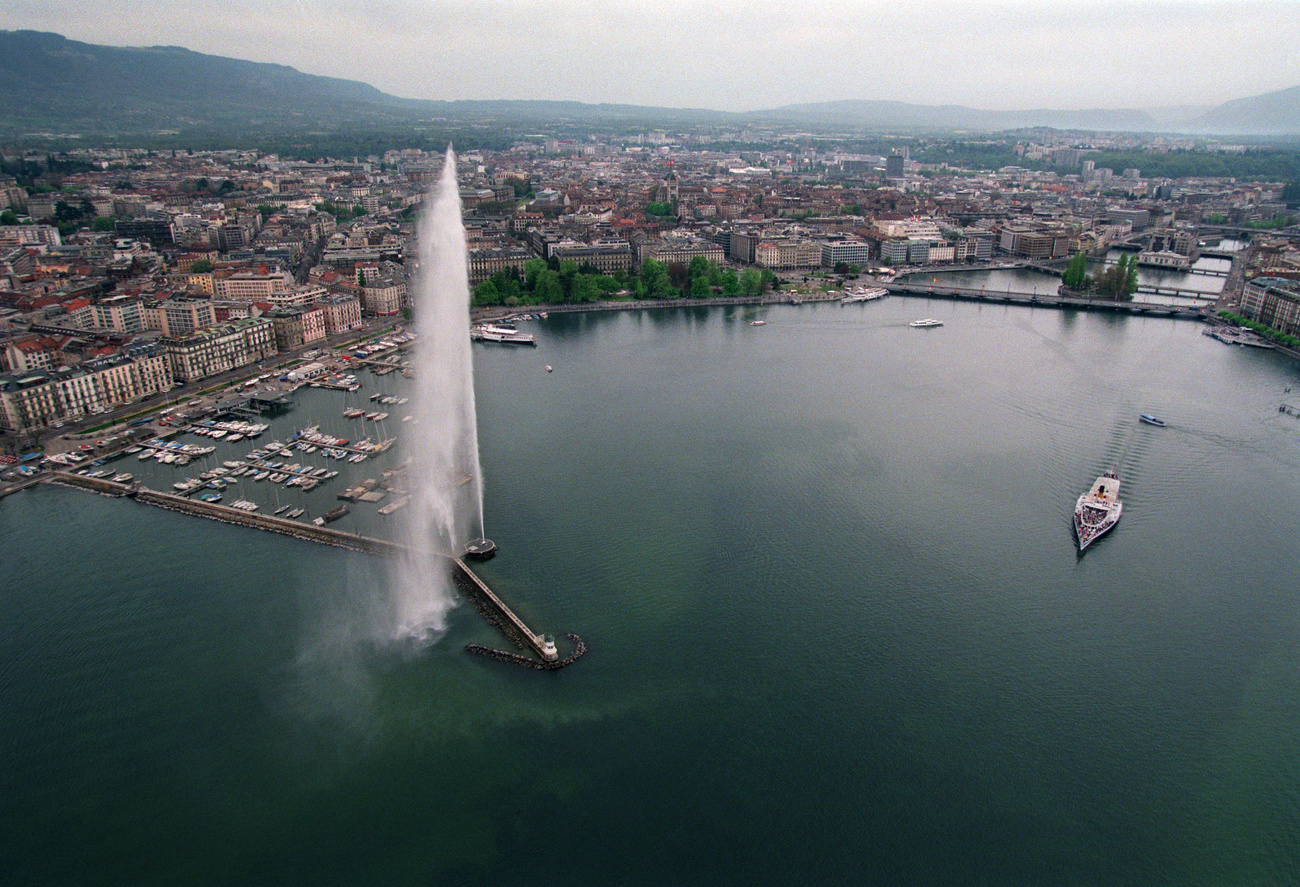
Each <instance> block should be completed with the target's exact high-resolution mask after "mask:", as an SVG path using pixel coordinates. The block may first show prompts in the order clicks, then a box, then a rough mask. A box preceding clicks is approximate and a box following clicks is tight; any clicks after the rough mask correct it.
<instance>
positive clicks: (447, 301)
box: [393, 146, 483, 638]
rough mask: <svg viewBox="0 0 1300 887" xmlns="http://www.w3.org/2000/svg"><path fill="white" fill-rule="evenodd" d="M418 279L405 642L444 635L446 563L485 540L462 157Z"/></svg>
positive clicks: (399, 622)
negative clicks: (464, 548)
mask: <svg viewBox="0 0 1300 887" xmlns="http://www.w3.org/2000/svg"><path fill="white" fill-rule="evenodd" d="M419 241H420V270H419V274H418V276H417V279H416V292H415V300H414V304H415V323H416V328H417V330H418V331H419V338H418V340H417V343H416V349H415V361H414V364H413V365H414V368H415V384H414V390H413V396H412V398H411V401H412V409H411V415H412V416H414V417H415V421H414V422H412V423H411V426H410V428H409V430H408V431H407V434H406V435H405V437H406V445H405V451H406V455H407V456H409V457H410V459H411V462H410V468H409V471H408V475H407V486H408V487H409V494H410V504H409V505H408V506H407V507H406V508H405V509H403V511H401V512H398V513H399V514H402V515H404V517H405V528H406V539H405V541H406V543H407V545H408V546H409V547H410V549H411V550H410V553H409V554H407V555H405V556H403V557H401V558H399V559H398V560H397V562H396V575H395V576H394V582H393V595H394V597H393V616H394V621H395V624H394V629H395V634H396V636H397V637H399V638H405V637H428V636H429V635H431V634H434V633H436V632H439V631H441V630H442V628H443V625H444V621H445V616H446V613H447V611H448V610H450V609H451V607H452V606H453V605H454V603H455V597H454V595H453V591H452V587H451V582H452V578H451V572H450V570H449V569H448V566H447V563H446V561H445V560H444V558H443V556H444V555H447V554H457V553H459V551H460V549H461V547H462V546H463V545H464V544H465V543H466V542H467V541H469V540H470V539H471V538H473V537H475V536H481V535H483V485H482V476H483V472H482V469H481V468H480V466H479V457H478V421H477V418H476V415H475V409H474V365H473V360H472V353H471V349H470V337H469V280H468V264H467V259H466V248H465V228H464V224H463V222H462V220H461V205H460V188H459V185H458V183H457V181H456V155H455V154H454V153H453V151H452V149H451V147H450V146H449V147H448V148H447V156H446V159H445V160H444V162H443V168H442V175H441V177H440V178H439V179H438V182H437V183H436V184H435V185H434V186H433V187H432V188H431V189H430V191H429V193H428V194H427V195H426V198H425V211H424V212H423V213H422V214H421V219H420V225H419Z"/></svg>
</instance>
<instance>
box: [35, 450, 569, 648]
mask: <svg viewBox="0 0 1300 887" xmlns="http://www.w3.org/2000/svg"><path fill="white" fill-rule="evenodd" d="M48 480H49V482H51V483H57V484H61V485H64V486H69V487H75V488H79V489H83V490H89V491H91V492H95V493H100V494H102V495H108V496H116V497H128V496H129V497H131V498H134V499H135V500H136V501H137V502H141V503H144V504H145V505H152V506H155V507H157V508H164V509H166V510H168V511H175V512H177V513H179V514H188V515H192V516H194V517H203V518H207V519H209V520H215V521H220V522H221V523H226V524H233V525H235V526H242V527H250V528H252V529H255V530H265V531H267V532H271V533H280V534H281V535H285V536H292V537H294V538H296V539H302V540H304V541H307V542H315V543H317V544H320V545H332V546H334V547H336V548H346V549H349V550H350V551H357V552H362V553H364V554H377V555H385V556H393V555H398V554H402V553H404V552H406V551H409V548H408V547H407V546H405V545H400V544H398V543H396V542H389V541H388V540H387V539H376V538H374V537H372V536H362V535H359V534H357V533H345V532H342V531H341V530H331V529H330V528H329V527H318V526H315V525H314V524H303V523H299V522H298V521H295V520H286V519H285V518H281V517H275V516H272V515H266V514H257V513H256V512H248V511H244V510H242V509H239V508H232V507H230V506H228V505H221V504H219V503H213V502H204V501H203V500H201V499H188V498H186V497H185V496H177V495H174V494H172V493H160V492H158V491H157V490H151V489H149V488H148V487H141V486H136V485H134V484H118V483H113V482H112V481H110V480H105V479H103V478H95V477H86V476H85V475H80V474H73V473H71V472H54V473H53V474H51V475H50V476H49V477H48ZM443 557H445V558H446V561H447V566H448V568H449V569H451V570H452V579H453V581H454V582H455V583H456V587H457V588H458V589H459V590H460V591H461V593H462V594H463V595H465V597H466V598H468V599H469V600H471V601H472V602H473V603H474V604H475V606H477V607H478V609H479V611H480V612H481V613H483V615H484V618H486V619H487V621H488V622H490V623H492V624H493V625H496V626H497V628H498V629H499V630H500V631H501V633H502V634H504V635H505V636H506V637H507V638H508V639H510V640H511V641H512V642H513V643H515V644H516V645H517V646H518V647H520V648H524V647H530V648H532V650H533V652H535V653H536V654H537V655H538V656H539V657H541V660H542V661H543V662H546V663H557V662H558V663H560V665H567V664H569V663H570V662H572V661H573V660H575V659H577V658H578V656H577V655H571V656H569V657H566V658H565V659H564V660H560V658H559V655H558V653H557V652H556V649H555V645H554V644H553V643H551V642H549V641H548V640H547V639H546V638H545V637H544V636H542V635H539V634H537V633H536V632H535V631H533V630H532V629H531V628H529V627H528V626H527V625H526V624H525V623H524V621H523V620H522V619H520V618H519V616H518V615H517V614H516V613H515V612H514V610H512V609H510V607H509V606H508V605H507V604H506V603H505V601H503V600H501V598H499V597H498V596H497V594H496V592H494V591H492V589H491V588H489V587H488V586H487V583H485V582H484V581H483V580H482V579H480V578H479V577H478V576H477V575H475V573H474V571H473V570H471V569H470V568H469V565H468V564H466V563H465V562H464V561H463V560H461V559H460V558H458V557H451V556H449V555H443ZM581 649H582V650H583V651H584V652H585V650H586V646H585V645H582V646H581ZM502 655H504V656H515V655H516V654H502ZM578 655H581V653H579V654H578ZM497 658H500V657H497ZM547 667H548V668H554V667H559V666H557V665H549V664H548V665H547Z"/></svg>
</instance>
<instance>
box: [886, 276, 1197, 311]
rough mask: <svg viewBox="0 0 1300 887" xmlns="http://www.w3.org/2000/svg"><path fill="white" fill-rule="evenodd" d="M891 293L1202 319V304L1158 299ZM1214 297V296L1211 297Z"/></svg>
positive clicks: (967, 291)
mask: <svg viewBox="0 0 1300 887" xmlns="http://www.w3.org/2000/svg"><path fill="white" fill-rule="evenodd" d="M880 285H881V286H883V287H884V288H885V289H887V290H889V291H890V292H891V293H896V294H898V295H914V296H934V297H940V298H950V299H961V300H964V301H971V302H1000V303H1003V304H1008V305H1029V306H1041V307H1044V308H1075V309H1080V310H1084V311H1113V312H1120V313H1124V314H1145V315H1154V316H1159V317H1177V318H1183V319H1187V320H1202V319H1203V316H1202V314H1201V312H1200V309H1199V308H1189V307H1185V306H1181V305H1162V304H1158V303H1155V302H1138V301H1133V302H1116V301H1112V300H1109V299H1088V298H1083V297H1081V296H1063V295H1060V294H1059V293H1054V294H1050V295H1049V294H1043V295H1039V294H1034V295H1029V294H1027V293H1012V292H996V291H991V290H986V289H971V288H968V287H952V286H935V285H925V284H917V283H897V282H892V283H882V284H880ZM1210 298H1212V297H1210Z"/></svg>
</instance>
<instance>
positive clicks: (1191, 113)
mask: <svg viewBox="0 0 1300 887" xmlns="http://www.w3.org/2000/svg"><path fill="white" fill-rule="evenodd" d="M0 108H4V111H5V113H4V114H2V115H0V138H4V139H16V138H22V137H24V136H26V135H29V134H33V133H77V134H80V135H82V136H83V137H85V138H87V139H123V140H126V139H131V138H139V137H142V136H152V137H156V136H157V135H158V134H159V133H179V134H183V135H184V136H187V137H193V138H200V137H202V138H205V139H207V140H208V141H211V140H212V139H225V140H227V141H228V142H230V143H232V144H233V143H239V144H256V143H258V142H265V141H267V140H274V139H276V138H294V137H295V136H296V135H301V134H304V133H314V134H318V133H321V132H327V133H335V134H338V133H352V134H359V133H360V134H365V133H369V134H370V135H368V136H361V137H360V138H369V139H370V140H371V141H374V140H375V139H377V138H378V135H377V134H381V133H389V134H392V133H399V132H405V133H407V134H408V135H409V134H411V133H413V132H430V131H432V130H434V129H439V130H440V131H441V134H442V135H443V136H447V135H448V134H450V133H451V131H452V130H453V129H455V128H457V127H459V128H460V133H461V138H460V139H458V141H460V142H461V143H464V135H466V134H468V135H469V136H470V141H471V142H473V141H475V139H476V138H477V139H480V140H481V139H482V138H484V137H486V135H485V134H486V133H489V132H495V133H496V134H497V137H498V138H503V137H504V135H505V134H506V133H508V132H510V131H511V130H515V131H518V132H523V131H528V130H527V129H524V128H525V127H529V126H530V125H537V124H549V125H552V126H556V125H558V126H563V125H565V124H568V125H572V126H573V127H575V128H578V127H591V126H603V127H609V128H612V129H615V130H617V129H619V128H621V127H628V128H629V129H632V128H649V127H662V126H673V125H717V126H736V125H740V124H747V123H753V124H770V125H774V126H780V127H789V126H794V127H799V128H807V129H809V130H811V131H819V130H820V131H826V130H844V129H849V130H860V131H869V130H909V131H933V132H938V131H953V130H966V131H982V132H996V131H1002V130H1008V129H1020V128H1028V127H1054V128H1057V129H1088V130H1111V131H1131V132H1142V131H1145V132H1151V131H1158V130H1163V131H1185V132H1186V131H1192V132H1195V131H1203V132H1224V133H1233V132H1235V133H1300V87H1295V88H1293V89H1286V90H1280V91H1278V92H1274V93H1269V94H1267V95H1261V96H1255V97H1252V98H1246V99H1239V100H1236V101H1233V102H1227V103H1225V104H1224V105H1221V106H1219V107H1217V108H1214V109H1212V110H1209V111H1206V112H1205V113H1204V114H1203V115H1202V116H1200V117H1196V116H1195V112H1199V111H1201V110H1203V109H1200V108H1197V109H1191V108H1184V109H1172V108H1171V109H1154V110H1152V111H1146V110H1138V109H1111V110H1107V109H1095V110H1083V111H1062V110H1051V109H1041V110H1033V111H985V110H979V109H975V108H968V107H963V106H960V105H939V106H934V105H914V104H907V103H905V102H894V101H860V100H846V101H831V102H821V103H813V104H796V105H787V106H784V107H780V108H774V109H770V110H764V111H754V112H750V113H746V114H738V113H729V112H723V111H711V110H705V109H698V108H655V107H644V106H638V105H622V104H587V103H583V102H574V101H512V100H496V101H451V102H443V101H424V100H417V99H404V98H398V97H396V96H391V95H388V94H386V93H384V92H381V91H379V90H378V89H375V88H374V87H373V86H369V85H367V84H365V83H360V82H357V81H353V80H343V79H338V78H333V77H318V76H315V75H312V74H304V73H302V72H300V71H297V70H294V69H293V68H290V67H287V66H285V65H275V64H266V63H261V62H249V61H242V60H239V59H232V58H225V57H222V56H213V55H204V54H202V53H197V52H192V51H190V50H188V49H184V48H181V47H177V46H152V47H116V46H97V45H93V44H89V43H80V42H77V41H74V40H68V39H66V38H64V37H62V36H60V35H58V34H49V33H41V32H36V31H0ZM1189 121H1190V122H1189ZM357 147H358V148H359V149H362V148H365V146H364V145H361V144H358V145H357ZM366 149H367V150H368V148H366Z"/></svg>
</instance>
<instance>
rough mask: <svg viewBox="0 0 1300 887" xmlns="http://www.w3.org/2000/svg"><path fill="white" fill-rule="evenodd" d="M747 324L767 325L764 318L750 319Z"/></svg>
mask: <svg viewBox="0 0 1300 887" xmlns="http://www.w3.org/2000/svg"><path fill="white" fill-rule="evenodd" d="M749 325H750V326H767V321H766V320H751V321H750V322H749Z"/></svg>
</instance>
